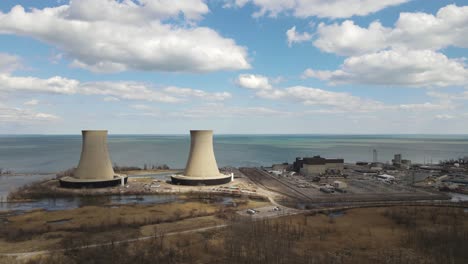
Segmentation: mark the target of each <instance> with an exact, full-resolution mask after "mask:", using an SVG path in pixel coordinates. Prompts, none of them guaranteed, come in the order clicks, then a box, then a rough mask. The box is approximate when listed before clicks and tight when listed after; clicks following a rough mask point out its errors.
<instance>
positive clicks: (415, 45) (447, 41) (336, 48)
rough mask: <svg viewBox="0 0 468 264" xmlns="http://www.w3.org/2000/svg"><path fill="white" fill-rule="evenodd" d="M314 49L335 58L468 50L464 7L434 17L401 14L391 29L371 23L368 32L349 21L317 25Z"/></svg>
mask: <svg viewBox="0 0 468 264" xmlns="http://www.w3.org/2000/svg"><path fill="white" fill-rule="evenodd" d="M317 35H318V38H317V39H316V40H315V41H314V45H315V46H316V47H317V48H319V49H320V50H322V51H325V52H329V53H335V54H339V55H347V56H349V55H359V54H364V53H367V52H375V51H379V50H384V49H387V48H391V47H393V48H401V47H403V48H407V49H431V50H438V49H441V48H445V47H448V46H455V47H461V48H468V42H467V41H466V36H467V35H468V6H460V7H459V6H456V5H447V6H445V7H443V8H441V9H439V11H438V12H437V14H436V15H432V14H427V13H422V12H416V13H401V14H400V17H399V19H398V20H397V22H396V23H395V26H394V27H391V28H387V27H384V26H382V24H381V23H380V22H379V21H374V22H372V23H371V24H370V25H369V27H368V28H364V27H360V26H359V25H356V24H354V22H353V21H351V20H346V21H344V22H342V23H341V24H338V23H334V24H329V25H327V24H325V23H320V24H319V26H318V28H317Z"/></svg>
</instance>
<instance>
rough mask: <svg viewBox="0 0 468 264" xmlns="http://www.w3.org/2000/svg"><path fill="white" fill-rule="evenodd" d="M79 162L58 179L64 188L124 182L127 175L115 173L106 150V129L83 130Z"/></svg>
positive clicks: (111, 184)
mask: <svg viewBox="0 0 468 264" xmlns="http://www.w3.org/2000/svg"><path fill="white" fill-rule="evenodd" d="M81 133H82V136H83V143H82V149H81V157H80V162H79V163H78V167H77V168H76V170H75V171H74V173H73V176H67V177H63V178H61V179H60V186H61V187H66V188H83V187H87V188H102V187H110V186H116V185H119V184H125V183H126V182H127V179H128V177H127V176H124V175H117V174H115V173H114V169H113V168H112V162H111V160H110V158H109V152H108V150H107V130H83V131H81Z"/></svg>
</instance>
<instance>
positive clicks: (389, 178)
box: [377, 174, 395, 183]
mask: <svg viewBox="0 0 468 264" xmlns="http://www.w3.org/2000/svg"><path fill="white" fill-rule="evenodd" d="M377 178H379V179H381V180H382V181H384V182H388V183H392V182H394V181H395V176H392V175H388V174H380V175H377Z"/></svg>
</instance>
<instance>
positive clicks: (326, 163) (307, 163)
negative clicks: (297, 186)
mask: <svg viewBox="0 0 468 264" xmlns="http://www.w3.org/2000/svg"><path fill="white" fill-rule="evenodd" d="M293 169H294V171H296V172H299V173H301V174H303V175H306V176H315V175H320V174H326V173H330V174H341V173H342V172H343V170H344V160H343V159H326V158H322V157H320V156H314V157H311V158H296V161H295V162H294V163H293Z"/></svg>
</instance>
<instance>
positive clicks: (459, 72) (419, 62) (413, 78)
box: [303, 49, 468, 87]
mask: <svg viewBox="0 0 468 264" xmlns="http://www.w3.org/2000/svg"><path fill="white" fill-rule="evenodd" d="M303 76H304V77H314V78H318V79H322V80H326V81H329V82H330V83H331V84H343V83H359V84H368V85H389V86H413V87H445V86H457V85H458V86H464V85H467V84H468V69H467V68H466V67H465V65H464V64H463V63H462V62H460V61H459V60H456V59H450V58H448V57H447V56H445V55H444V54H442V53H438V52H435V51H432V50H405V49H398V50H385V51H379V52H376V53H369V54H365V55H360V56H353V57H349V58H347V59H346V60H345V61H344V63H343V64H342V65H341V66H340V68H339V69H338V70H335V71H320V70H314V69H307V70H306V71H304V73H303Z"/></svg>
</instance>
